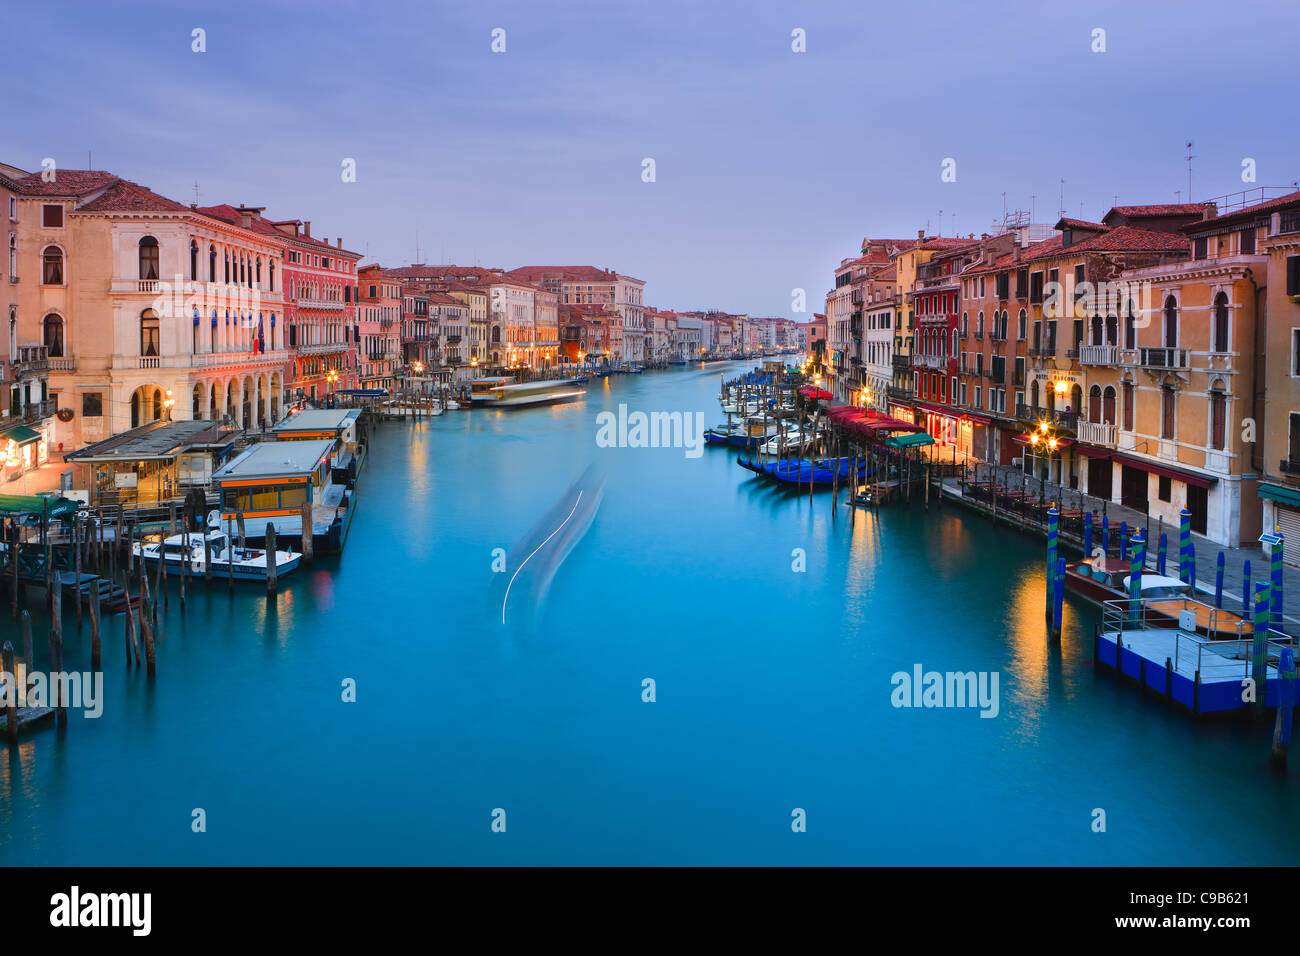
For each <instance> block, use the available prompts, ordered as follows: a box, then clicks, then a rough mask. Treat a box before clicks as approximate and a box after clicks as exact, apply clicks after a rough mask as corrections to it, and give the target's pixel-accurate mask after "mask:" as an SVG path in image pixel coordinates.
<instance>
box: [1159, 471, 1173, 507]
mask: <svg viewBox="0 0 1300 956" xmlns="http://www.w3.org/2000/svg"><path fill="white" fill-rule="evenodd" d="M1156 494H1157V496H1158V497H1159V498H1160V500H1161V501H1170V500H1172V499H1173V497H1174V483H1173V482H1172V481H1170V480H1169V476H1168V475H1161V476H1160V488H1159V490H1158V491H1157V492H1156Z"/></svg>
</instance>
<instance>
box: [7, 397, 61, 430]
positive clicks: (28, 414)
mask: <svg viewBox="0 0 1300 956" xmlns="http://www.w3.org/2000/svg"><path fill="white" fill-rule="evenodd" d="M54 411H55V408H54V399H52V398H47V399H46V400H45V401H43V402H28V403H27V404H26V405H24V404H22V403H21V402H20V403H19V404H17V405H15V406H14V407H13V408H12V409H10V411H9V417H8V418H7V419H5V420H4V421H5V424H6V425H25V424H30V423H31V422H35V421H40V420H41V419H42V418H49V417H50V416H51V415H53V414H54Z"/></svg>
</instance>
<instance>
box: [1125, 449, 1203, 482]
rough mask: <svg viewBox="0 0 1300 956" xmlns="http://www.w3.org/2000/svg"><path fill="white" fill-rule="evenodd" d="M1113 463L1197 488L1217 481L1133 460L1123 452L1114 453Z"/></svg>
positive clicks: (1185, 471)
mask: <svg viewBox="0 0 1300 956" xmlns="http://www.w3.org/2000/svg"><path fill="white" fill-rule="evenodd" d="M1113 460H1114V461H1117V462H1119V463H1120V464H1121V465H1128V466H1129V467H1130V468H1138V469H1141V470H1142V471H1146V472H1150V473H1151V474H1153V475H1162V476H1164V477H1165V478H1172V479H1174V480H1175V481H1184V482H1186V483H1187V484H1189V485H1195V486H1196V487H1197V488H1208V487H1210V484H1211V483H1212V482H1216V481H1218V480H1219V479H1218V478H1216V477H1215V476H1213V475H1201V474H1198V473H1197V472H1194V471H1188V470H1187V469H1185V468H1175V467H1174V466H1173V465H1165V464H1157V463H1156V462H1154V461H1147V460H1146V459H1145V458H1135V457H1133V456H1132V455H1126V454H1124V453H1123V452H1118V451H1117V452H1115V455H1114V459H1113Z"/></svg>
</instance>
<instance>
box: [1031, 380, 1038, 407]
mask: <svg viewBox="0 0 1300 956" xmlns="http://www.w3.org/2000/svg"><path fill="white" fill-rule="evenodd" d="M1029 397H1030V401H1031V403H1032V407H1033V408H1037V407H1038V379H1034V384H1033V385H1032V386H1030V388H1029Z"/></svg>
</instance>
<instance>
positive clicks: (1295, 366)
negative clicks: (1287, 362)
mask: <svg viewBox="0 0 1300 956" xmlns="http://www.w3.org/2000/svg"><path fill="white" fill-rule="evenodd" d="M1291 375H1292V376H1293V377H1294V376H1296V375H1300V329H1292V330H1291Z"/></svg>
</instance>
